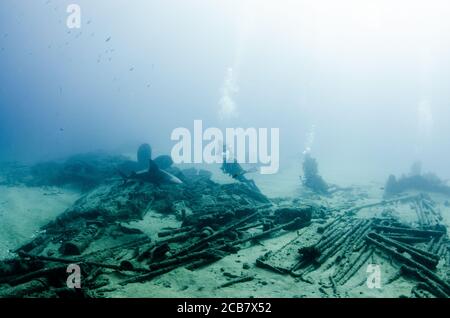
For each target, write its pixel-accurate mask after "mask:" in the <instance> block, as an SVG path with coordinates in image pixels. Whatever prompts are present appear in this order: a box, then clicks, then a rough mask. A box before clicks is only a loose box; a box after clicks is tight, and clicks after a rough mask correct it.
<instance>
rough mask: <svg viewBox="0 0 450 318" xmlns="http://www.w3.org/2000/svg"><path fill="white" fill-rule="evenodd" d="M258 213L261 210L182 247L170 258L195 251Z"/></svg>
mask: <svg viewBox="0 0 450 318" xmlns="http://www.w3.org/2000/svg"><path fill="white" fill-rule="evenodd" d="M258 215H260V214H259V212H255V213H253V214H251V215H249V216H247V217H246V218H243V219H242V220H239V221H237V222H235V223H233V224H231V225H229V226H227V227H225V228H224V229H222V230H219V231H217V232H215V233H213V234H211V235H209V236H207V237H205V238H203V239H200V240H198V241H196V242H194V243H192V244H191V245H189V246H187V247H185V248H182V249H181V250H179V251H178V252H177V253H175V254H173V255H172V256H170V258H174V257H178V256H181V255H184V254H186V253H189V252H191V251H195V250H196V249H198V248H199V247H200V246H202V245H204V244H206V243H209V242H211V241H213V240H214V239H216V238H218V237H220V236H222V235H224V234H225V233H226V232H228V231H230V230H232V229H234V228H236V227H238V226H240V225H242V224H244V223H246V222H248V221H250V220H251V219H253V218H254V217H256V216H258Z"/></svg>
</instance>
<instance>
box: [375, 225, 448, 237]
mask: <svg viewBox="0 0 450 318" xmlns="http://www.w3.org/2000/svg"><path fill="white" fill-rule="evenodd" d="M374 229H375V230H378V231H383V232H385V233H403V234H409V235H411V236H419V237H428V238H430V237H438V236H441V235H443V234H445V232H443V231H434V230H418V229H411V228H406V227H394V226H382V225H374Z"/></svg>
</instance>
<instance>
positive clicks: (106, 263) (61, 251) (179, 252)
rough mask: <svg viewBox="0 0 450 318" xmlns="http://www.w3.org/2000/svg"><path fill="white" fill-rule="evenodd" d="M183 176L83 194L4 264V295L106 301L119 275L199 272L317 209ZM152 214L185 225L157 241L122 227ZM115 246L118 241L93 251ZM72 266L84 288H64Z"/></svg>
mask: <svg viewBox="0 0 450 318" xmlns="http://www.w3.org/2000/svg"><path fill="white" fill-rule="evenodd" d="M182 174H183V176H184V178H185V181H186V182H184V183H183V184H175V185H174V184H171V185H159V186H156V185H154V184H151V183H145V182H139V181H133V180H128V181H122V180H116V181H112V182H109V183H108V184H104V185H101V186H99V187H97V188H95V189H94V190H92V191H90V192H88V193H86V194H85V195H84V196H82V197H81V198H80V199H79V200H78V201H77V202H75V204H74V205H73V206H72V207H71V208H69V209H68V210H67V211H66V212H64V213H63V214H62V215H61V216H60V217H58V218H57V219H56V220H55V221H53V222H51V223H49V224H47V225H46V226H45V227H44V228H43V231H42V232H41V234H40V235H39V236H38V237H36V238H35V239H34V240H33V241H31V242H29V243H28V244H26V245H24V246H22V247H20V248H19V249H18V250H16V251H15V253H16V254H17V258H15V259H11V260H7V261H3V262H1V263H0V297H101V296H102V294H101V290H102V288H103V289H104V288H109V287H111V285H114V284H112V282H111V281H112V278H113V277H117V275H119V276H120V279H119V284H121V285H126V284H128V283H132V282H144V281H147V280H150V279H151V278H153V277H155V276H158V275H161V274H163V273H166V272H168V271H171V270H173V269H175V268H177V267H180V266H184V267H187V268H188V269H190V270H195V269H196V268H199V267H202V266H205V265H207V264H209V263H211V262H214V261H217V260H219V259H221V258H222V257H224V256H226V255H228V254H230V253H235V252H237V251H238V250H239V249H240V248H241V247H243V246H245V245H246V244H251V243H252V242H254V241H257V240H261V239H265V238H268V237H270V236H271V235H272V234H275V233H277V232H280V231H284V230H288V231H291V230H296V229H299V228H301V227H304V226H306V225H308V224H309V223H310V220H311V218H312V215H313V214H314V207H312V206H297V207H295V208H294V207H284V208H282V209H278V208H277V207H275V206H273V205H272V203H271V202H270V201H269V200H268V199H267V198H266V197H265V196H263V195H261V194H260V193H256V192H254V191H252V190H250V189H249V188H248V187H247V186H246V185H243V184H240V183H233V184H226V185H220V184H217V183H215V182H213V181H212V180H211V179H210V173H209V172H207V171H197V170H192V169H191V170H185V171H182ZM149 210H155V211H158V212H160V213H171V214H175V215H176V216H177V217H178V218H179V219H180V221H182V225H181V227H179V228H170V229H164V230H162V231H161V232H159V233H158V238H157V239H156V240H155V239H152V238H151V237H149V236H148V235H147V234H145V233H143V232H142V231H141V230H138V229H135V228H131V227H129V226H127V225H124V223H125V224H126V222H128V221H132V220H139V219H142V218H143V217H144V216H145V214H146V213H147V211H149ZM112 241H114V242H116V243H115V244H117V243H119V242H120V243H119V244H117V245H115V246H111V245H109V246H105V247H104V248H99V249H98V250H92V248H91V249H89V247H90V246H91V247H92V246H102V245H101V244H99V242H103V243H105V242H109V244H111V242H112ZM94 243H97V244H94ZM69 264H79V265H80V268H81V270H82V277H83V279H82V281H83V285H82V288H81V289H69V288H67V286H66V279H67V276H68V274H67V272H66V270H67V266H68V265H69ZM115 283H117V282H115Z"/></svg>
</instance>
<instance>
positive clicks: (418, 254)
mask: <svg viewBox="0 0 450 318" xmlns="http://www.w3.org/2000/svg"><path fill="white" fill-rule="evenodd" d="M368 236H369V237H371V238H373V239H376V240H378V241H381V242H384V243H386V244H389V245H390V246H393V247H395V248H396V249H397V250H398V251H399V252H408V253H409V254H410V255H411V256H412V257H413V258H414V259H415V260H416V261H417V262H420V263H421V264H423V265H424V266H426V267H429V268H432V269H434V268H436V266H437V264H438V263H439V257H438V256H437V255H435V254H431V253H429V252H426V251H422V250H419V249H417V248H414V247H412V246H407V245H406V244H403V243H400V242H396V241H395V240H392V239H390V238H387V237H385V236H383V235H380V234H377V233H374V232H372V233H369V234H368Z"/></svg>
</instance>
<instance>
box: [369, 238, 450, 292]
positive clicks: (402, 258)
mask: <svg viewBox="0 0 450 318" xmlns="http://www.w3.org/2000/svg"><path fill="white" fill-rule="evenodd" d="M366 240H367V241H368V242H369V243H372V244H373V245H375V246H376V247H378V248H379V249H381V250H382V251H384V252H386V253H388V254H390V255H392V256H393V257H394V258H396V259H397V260H398V261H400V262H402V263H404V264H406V265H408V266H411V267H414V268H417V269H419V270H421V271H422V273H423V274H424V275H426V276H427V277H428V278H429V279H431V280H433V281H434V282H436V283H437V284H438V285H440V286H442V289H443V290H444V291H445V292H446V293H447V294H449V293H450V285H449V284H448V283H447V282H445V281H443V280H442V279H441V278H440V277H439V276H437V275H436V274H435V273H433V272H432V271H431V270H429V269H428V268H427V267H425V266H423V265H422V264H420V263H418V262H416V261H414V260H412V259H410V258H408V257H406V256H405V255H403V254H401V253H398V252H397V251H396V250H395V249H393V248H391V247H389V246H387V245H385V244H383V243H381V242H378V241H377V240H375V239H373V238H371V237H370V236H369V235H367V236H366Z"/></svg>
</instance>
